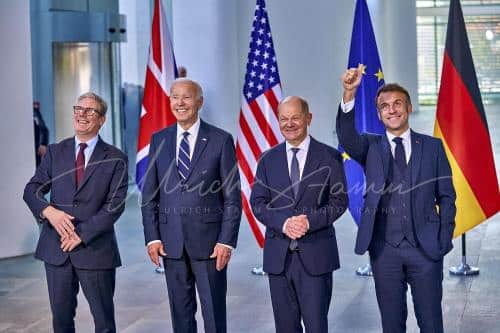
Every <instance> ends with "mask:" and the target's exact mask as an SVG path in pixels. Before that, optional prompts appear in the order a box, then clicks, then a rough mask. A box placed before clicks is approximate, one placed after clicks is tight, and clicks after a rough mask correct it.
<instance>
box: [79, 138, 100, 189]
mask: <svg viewBox="0 0 500 333" xmlns="http://www.w3.org/2000/svg"><path fill="white" fill-rule="evenodd" d="M106 151H107V147H106V145H105V144H104V142H103V141H102V140H101V138H100V137H99V139H98V140H97V143H96V145H95V148H94V151H93V152H92V155H91V156H90V160H89V161H88V163H87V167H86V168H85V172H84V173H83V179H82V182H81V184H80V186H78V189H77V190H76V192H79V191H80V189H81V188H82V187H84V186H85V184H86V183H87V181H88V180H89V178H90V176H92V174H93V173H94V172H95V170H96V169H97V168H98V167H99V165H101V164H102V163H103V161H104V159H105V157H106Z"/></svg>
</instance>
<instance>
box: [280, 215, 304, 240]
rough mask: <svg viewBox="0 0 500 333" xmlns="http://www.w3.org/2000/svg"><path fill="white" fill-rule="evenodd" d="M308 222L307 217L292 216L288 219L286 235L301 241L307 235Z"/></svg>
mask: <svg viewBox="0 0 500 333" xmlns="http://www.w3.org/2000/svg"><path fill="white" fill-rule="evenodd" d="M307 230H308V222H307V217H306V216H305V215H299V216H292V217H290V218H288V219H287V221H286V226H285V235H287V236H288V237H289V238H290V239H299V238H301V237H302V236H304V235H305V234H306V233H307Z"/></svg>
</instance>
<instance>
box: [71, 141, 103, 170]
mask: <svg viewBox="0 0 500 333" xmlns="http://www.w3.org/2000/svg"><path fill="white" fill-rule="evenodd" d="M98 140H99V136H98V135H96V136H94V137H93V138H92V139H90V140H88V141H87V142H85V143H86V144H87V148H85V150H84V151H83V155H84V156H85V167H87V164H88V163H89V160H90V157H92V153H93V152H94V149H95V146H96V144H97V141H98ZM80 143H83V141H80V140H79V139H78V137H76V136H75V160H76V158H77V157H78V152H79V151H80Z"/></svg>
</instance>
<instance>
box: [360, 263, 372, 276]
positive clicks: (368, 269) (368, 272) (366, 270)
mask: <svg viewBox="0 0 500 333" xmlns="http://www.w3.org/2000/svg"><path fill="white" fill-rule="evenodd" d="M356 275H357V276H373V272H372V266H371V265H370V264H366V265H364V266H361V267H359V268H358V269H357V270H356Z"/></svg>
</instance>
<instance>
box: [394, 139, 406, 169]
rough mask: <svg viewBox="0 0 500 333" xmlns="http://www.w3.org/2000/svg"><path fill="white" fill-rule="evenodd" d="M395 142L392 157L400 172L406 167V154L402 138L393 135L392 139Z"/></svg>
mask: <svg viewBox="0 0 500 333" xmlns="http://www.w3.org/2000/svg"><path fill="white" fill-rule="evenodd" d="M392 141H394V143H396V149H395V151H394V159H395V160H396V165H397V166H398V167H399V170H400V171H401V172H404V171H405V169H406V154H405V147H404V146H403V139H402V138H400V137H395V138H394V139H392Z"/></svg>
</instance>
